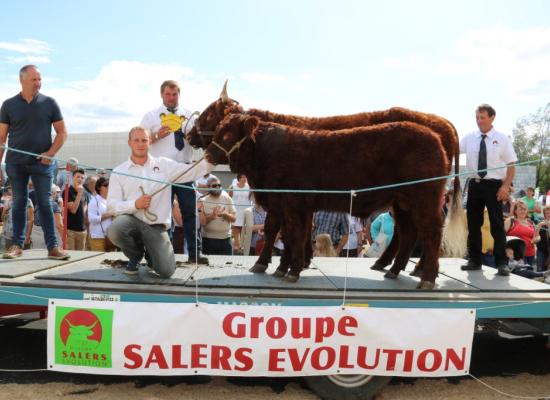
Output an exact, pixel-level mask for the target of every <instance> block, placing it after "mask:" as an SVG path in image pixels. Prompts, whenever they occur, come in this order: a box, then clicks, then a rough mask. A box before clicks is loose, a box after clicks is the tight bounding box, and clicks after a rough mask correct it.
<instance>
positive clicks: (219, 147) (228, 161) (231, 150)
mask: <svg viewBox="0 0 550 400" xmlns="http://www.w3.org/2000/svg"><path fill="white" fill-rule="evenodd" d="M246 139H248V136H245V137H243V138H242V139H241V140H239V141H238V142H237V143H235V144H234V145H233V147H231V148H230V149H229V151H228V150H225V149H224V148H223V147H222V146H221V145H220V144H218V143H217V142H216V141H215V140H212V142H210V144H213V145H214V146H216V147H218V149H220V150H221V151H223V152H224V153H225V156H226V157H227V163H228V164H230V163H231V153H233V152H234V151H235V150H238V149H239V148H240V147H241V144H243V142H244V141H245V140H246Z"/></svg>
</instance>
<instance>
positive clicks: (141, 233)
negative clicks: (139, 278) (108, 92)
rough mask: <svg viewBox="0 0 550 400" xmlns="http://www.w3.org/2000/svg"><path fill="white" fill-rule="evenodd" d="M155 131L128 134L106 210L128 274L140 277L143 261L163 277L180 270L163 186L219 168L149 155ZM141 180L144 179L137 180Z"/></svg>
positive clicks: (135, 130)
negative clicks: (125, 156) (126, 150)
mask: <svg viewBox="0 0 550 400" xmlns="http://www.w3.org/2000/svg"><path fill="white" fill-rule="evenodd" d="M150 144H151V135H150V132H149V131H148V130H147V129H145V128H143V127H139V126H138V127H135V128H132V129H131V130H130V133H129V134H128V146H130V150H131V155H130V158H129V159H128V160H127V161H126V162H124V163H122V164H120V165H119V166H117V167H116V168H115V169H114V170H113V173H112V175H111V177H110V183H109V194H108V195H107V208H108V210H109V211H110V212H111V213H112V214H113V215H115V216H116V217H115V218H114V220H113V223H112V224H111V226H110V227H109V230H108V232H107V235H108V237H109V239H111V241H112V242H113V243H114V244H115V246H117V247H119V248H120V249H121V250H122V252H123V253H124V255H125V256H126V257H128V260H129V261H128V266H127V268H126V270H125V271H124V272H125V273H126V274H128V275H136V274H137V273H138V267H139V263H140V261H141V259H142V258H143V256H144V255H146V257H147V262H148V264H149V267H151V268H152V269H153V270H154V271H155V272H157V273H158V274H159V276H160V277H162V278H169V277H170V276H172V274H173V273H174V271H175V270H176V259H175V256H174V250H173V248H172V244H171V243H170V237H169V236H168V229H169V228H170V222H171V218H172V207H171V204H172V201H171V191H170V190H168V188H166V189H164V190H161V191H159V192H158V193H156V192H157V191H158V190H159V189H162V188H164V187H165V186H166V183H161V182H174V183H182V182H190V181H194V180H196V179H198V178H199V177H201V176H203V175H205V174H207V173H209V172H210V171H212V170H213V169H214V165H212V164H209V163H207V162H206V161H204V160H203V161H201V162H200V163H199V164H198V165H196V166H195V167H194V168H191V169H190V165H188V164H182V163H178V162H176V161H173V160H170V159H168V158H165V157H153V156H151V155H150V154H149V146H150ZM138 177H139V178H138ZM142 178H143V179H142Z"/></svg>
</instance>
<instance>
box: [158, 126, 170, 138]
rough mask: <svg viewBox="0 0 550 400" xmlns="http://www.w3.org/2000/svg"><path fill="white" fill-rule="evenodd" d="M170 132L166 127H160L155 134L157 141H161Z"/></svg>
mask: <svg viewBox="0 0 550 400" xmlns="http://www.w3.org/2000/svg"><path fill="white" fill-rule="evenodd" d="M171 132H172V131H171V130H170V128H169V127H167V126H161V127H160V129H159V130H158V132H157V139H162V138H165V137H166V136H168V135H169V134H170V133H171Z"/></svg>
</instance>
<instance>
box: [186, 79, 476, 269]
mask: <svg viewBox="0 0 550 400" xmlns="http://www.w3.org/2000/svg"><path fill="white" fill-rule="evenodd" d="M229 112H244V111H243V110H242V108H241V107H240V106H239V105H238V102H236V101H235V100H231V99H230V98H229V97H228V95H227V81H226V82H225V84H224V87H223V90H222V92H221V94H220V98H219V99H218V100H216V101H215V102H213V103H212V104H210V105H209V106H208V107H207V108H206V110H205V111H203V112H202V114H201V115H200V116H199V118H198V119H197V122H196V126H195V127H194V128H193V129H192V130H191V131H190V133H189V135H188V140H189V142H190V143H191V144H192V145H193V146H195V147H202V148H206V147H207V146H208V144H209V143H210V140H211V137H212V134H213V133H214V130H215V129H216V126H217V125H218V124H219V122H220V121H221V120H222V119H223V118H224V116H225V115H226V114H228V113H229ZM246 114H247V115H253V116H257V117H259V118H260V119H261V120H262V121H270V122H277V123H280V124H283V125H289V126H295V127H300V128H304V129H311V130H319V129H329V130H337V129H346V128H353V127H356V126H367V125H373V124H377V123H384V122H398V121H410V122H415V123H418V124H420V125H425V126H428V127H430V128H431V129H432V130H433V131H434V132H435V133H437V134H439V136H440V139H441V141H442V143H443V147H444V148H445V152H446V154H447V158H448V162H449V172H450V166H451V164H452V162H453V159H454V160H455V173H458V167H459V163H458V156H459V149H458V134H457V132H456V129H455V128H454V126H453V125H452V124H451V123H450V122H449V121H448V120H446V119H444V118H441V117H439V116H437V115H433V114H426V113H421V112H417V111H412V110H408V109H405V108H400V107H394V108H391V109H389V110H385V111H375V112H366V113H359V114H352V115H345V116H334V117H323V118H312V117H301V116H295V115H285V114H277V113H272V112H269V111H264V110H258V109H251V110H248V111H246ZM454 193H460V182H459V179H458V177H456V178H455V181H454ZM454 198H455V199H456V201H455V202H454V203H453V207H452V209H451V212H450V214H449V219H450V220H452V221H450V222H451V223H454V225H457V226H458V225H459V224H461V225H462V226H463V229H462V231H461V232H459V233H457V232H458V231H459V230H458V229H457V230H456V232H454V233H455V236H454V237H452V238H451V237H450V235H449V234H448V233H449V231H448V230H446V235H445V236H444V239H447V240H446V241H445V250H446V255H448V256H457V257H461V256H463V255H464V253H465V247H464V246H465V243H466V241H465V234H466V230H465V215H464V210H463V208H462V203H461V201H462V196H455V197H454ZM280 228H281V223H280V221H278V220H277V219H276V218H275V217H274V216H273V215H272V214H271V213H269V212H268V214H267V218H266V222H265V238H266V245H265V246H264V248H263V251H262V253H261V255H260V257H259V259H258V261H257V263H256V264H255V266H254V267H253V268H252V269H251V271H253V272H264V271H265V270H266V269H267V265H268V264H269V263H270V261H271V251H272V247H273V242H274V239H275V235H276V234H277V232H278V231H279V230H280ZM284 238H285V235H284V232H283V239H284ZM397 240H398V238H397V235H395V236H394V238H393V239H392V243H391V245H390V246H389V248H388V249H387V250H388V257H382V258H381V259H380V260H379V262H377V263H376V264H375V265H374V266H373V268H374V269H383V268H385V266H386V265H389V263H390V262H391V260H392V258H393V256H394V255H395V252H396V251H397ZM290 247H291V244H290V243H288V241H286V240H285V251H284V252H283V256H282V257H281V264H283V265H284V264H287V263H288V262H289V259H290V255H289V254H288V253H289V250H290ZM305 251H306V264H309V260H310V258H311V248H310V246H307V248H306V249H305ZM422 261H423V260H421V263H420V264H419V265H421V264H422Z"/></svg>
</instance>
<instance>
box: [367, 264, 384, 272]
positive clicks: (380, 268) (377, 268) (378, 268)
mask: <svg viewBox="0 0 550 400" xmlns="http://www.w3.org/2000/svg"><path fill="white" fill-rule="evenodd" d="M384 268H386V266H385V265H382V264H378V263H374V264H373V266H372V267H370V269H373V270H375V271H383V270H384Z"/></svg>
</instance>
